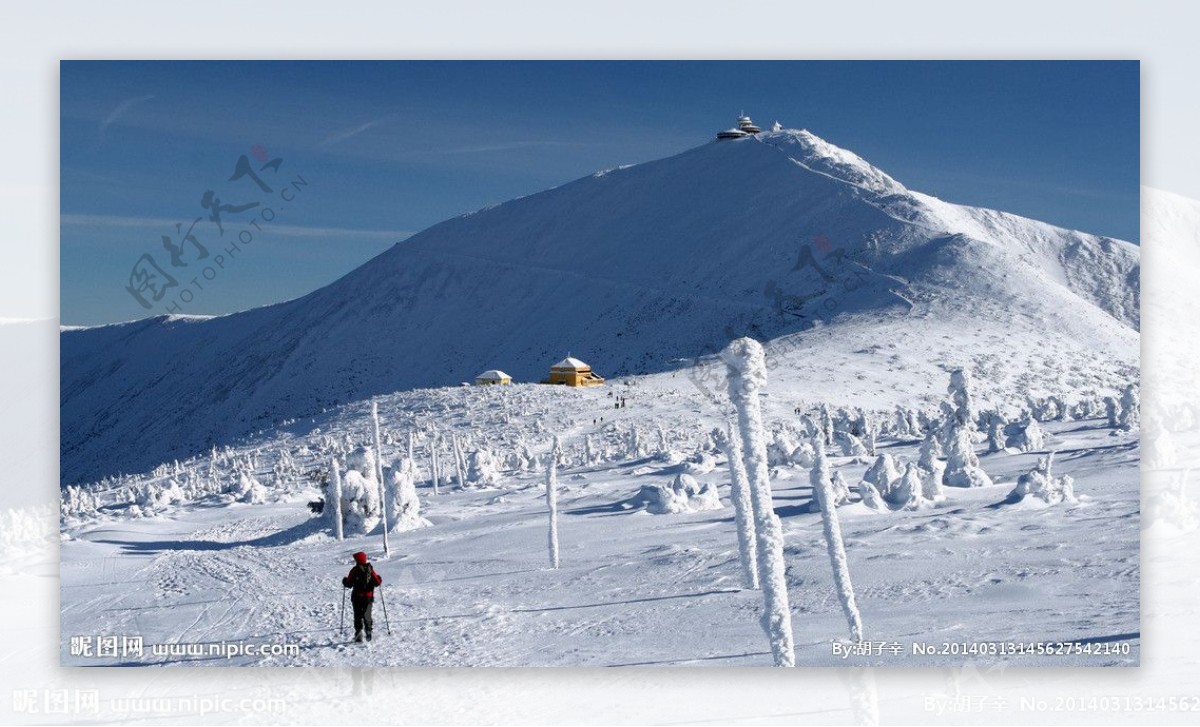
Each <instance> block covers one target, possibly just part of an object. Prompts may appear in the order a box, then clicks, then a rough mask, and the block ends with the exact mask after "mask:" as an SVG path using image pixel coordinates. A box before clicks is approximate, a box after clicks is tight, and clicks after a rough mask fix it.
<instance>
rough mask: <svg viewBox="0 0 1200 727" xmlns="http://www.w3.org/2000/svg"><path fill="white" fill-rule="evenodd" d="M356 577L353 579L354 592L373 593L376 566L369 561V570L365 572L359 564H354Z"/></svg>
mask: <svg viewBox="0 0 1200 727" xmlns="http://www.w3.org/2000/svg"><path fill="white" fill-rule="evenodd" d="M353 572H354V577H353V578H352V579H351V585H352V586H353V588H354V593H371V592H372V591H374V590H375V566H373V565H371V564H370V563H367V570H366V571H365V572H364V571H363V569H362V568H360V567H358V566H357V565H356V566H354V571H353Z"/></svg>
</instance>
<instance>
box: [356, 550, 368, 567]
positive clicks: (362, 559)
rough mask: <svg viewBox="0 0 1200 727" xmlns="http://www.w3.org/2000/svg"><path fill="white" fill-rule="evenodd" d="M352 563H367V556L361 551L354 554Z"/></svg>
mask: <svg viewBox="0 0 1200 727" xmlns="http://www.w3.org/2000/svg"><path fill="white" fill-rule="evenodd" d="M354 562H355V563H358V564H359V565H362V564H363V563H366V562H367V554H366V553H364V552H362V551H361V550H360V551H358V552H357V553H355V554H354Z"/></svg>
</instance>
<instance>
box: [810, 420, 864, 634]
mask: <svg viewBox="0 0 1200 727" xmlns="http://www.w3.org/2000/svg"><path fill="white" fill-rule="evenodd" d="M812 445H813V452H814V460H815V461H814V464H813V468H812V470H811V471H810V472H809V483H810V484H811V485H812V488H813V492H814V493H815V496H816V498H817V502H818V503H820V507H821V524H822V527H823V530H824V533H825V550H826V552H827V553H828V554H829V564H830V566H832V568H833V583H834V587H835V588H836V590H837V594H838V600H839V601H840V602H841V604H842V613H844V614H845V616H846V622H847V623H848V624H849V626H850V639H851V640H852V641H854V642H856V643H857V642H859V641H862V638H863V632H862V617H861V616H860V615H859V613H858V605H857V604H856V603H855V602H854V586H853V585H852V584H851V582H850V566H849V564H848V563H847V561H846V546H845V543H843V542H842V526H841V524H840V523H839V522H838V514H837V496H836V495H835V493H834V490H833V480H832V478H831V477H830V474H829V461H828V460H827V459H826V458H825V445H824V444H823V443H822V442H821V441H820V440H819V439H814V440H813V442H812Z"/></svg>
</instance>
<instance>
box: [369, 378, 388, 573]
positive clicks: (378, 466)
mask: <svg viewBox="0 0 1200 727" xmlns="http://www.w3.org/2000/svg"><path fill="white" fill-rule="evenodd" d="M371 421H372V422H374V425H375V476H376V477H378V478H379V516H380V517H381V518H382V519H383V557H384V558H390V557H391V556H392V549H391V548H390V547H388V503H387V488H386V487H384V486H383V447H382V446H380V443H379V402H377V401H374V400H372V401H371Z"/></svg>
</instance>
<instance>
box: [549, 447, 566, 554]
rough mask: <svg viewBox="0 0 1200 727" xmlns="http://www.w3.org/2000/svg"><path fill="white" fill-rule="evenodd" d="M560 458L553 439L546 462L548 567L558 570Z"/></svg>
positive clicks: (560, 450) (560, 453)
mask: <svg viewBox="0 0 1200 727" xmlns="http://www.w3.org/2000/svg"><path fill="white" fill-rule="evenodd" d="M560 456H562V445H561V444H559V441H558V437H557V436H555V437H554V446H553V447H551V449H550V456H549V457H547V462H546V507H547V509H548V510H549V511H550V532H549V545H550V567H551V568H553V569H555V570H558V458H559V457H560Z"/></svg>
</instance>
